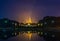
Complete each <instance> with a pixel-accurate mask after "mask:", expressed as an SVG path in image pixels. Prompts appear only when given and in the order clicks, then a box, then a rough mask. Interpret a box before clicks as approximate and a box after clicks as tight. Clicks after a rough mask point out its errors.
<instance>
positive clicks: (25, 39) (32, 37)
mask: <svg viewBox="0 0 60 41" xmlns="http://www.w3.org/2000/svg"><path fill="white" fill-rule="evenodd" d="M1 41H2V40H1ZM3 41H44V39H43V37H40V36H39V35H38V34H37V33H30V32H28V33H19V35H18V36H15V37H11V38H9V39H7V40H3Z"/></svg>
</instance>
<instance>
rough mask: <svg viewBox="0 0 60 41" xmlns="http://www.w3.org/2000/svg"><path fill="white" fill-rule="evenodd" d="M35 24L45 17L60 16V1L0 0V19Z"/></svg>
mask: <svg viewBox="0 0 60 41" xmlns="http://www.w3.org/2000/svg"><path fill="white" fill-rule="evenodd" d="M29 16H30V17H31V18H32V21H33V22H37V21H38V20H40V19H42V18H43V17H45V16H60V0H0V18H9V19H11V20H16V21H18V22H24V20H25V19H27V18H28V17H29Z"/></svg>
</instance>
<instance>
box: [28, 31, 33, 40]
mask: <svg viewBox="0 0 60 41" xmlns="http://www.w3.org/2000/svg"><path fill="white" fill-rule="evenodd" d="M27 35H28V37H29V40H31V37H32V33H31V32H30V31H28V33H27Z"/></svg>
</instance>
